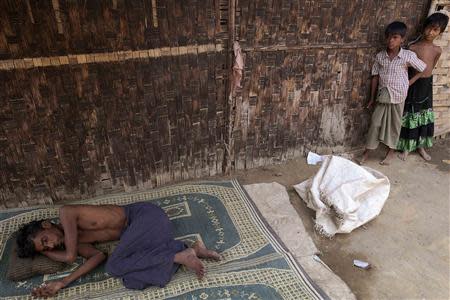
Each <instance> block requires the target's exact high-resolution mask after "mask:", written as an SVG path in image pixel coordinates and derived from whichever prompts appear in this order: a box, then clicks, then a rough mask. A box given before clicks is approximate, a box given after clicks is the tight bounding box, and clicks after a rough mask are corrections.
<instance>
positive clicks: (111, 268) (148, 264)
mask: <svg viewBox="0 0 450 300" xmlns="http://www.w3.org/2000/svg"><path fill="white" fill-rule="evenodd" d="M124 209H125V214H126V217H127V225H126V227H125V229H124V230H123V231H122V234H121V236H120V242H119V244H118V245H117V247H116V249H114V251H113V253H112V254H111V256H110V257H109V258H108V261H107V262H106V271H107V272H108V273H109V274H110V275H111V276H113V277H118V278H121V279H122V281H123V284H124V286H125V287H127V288H129V289H144V288H146V287H148V286H160V287H164V286H165V285H166V284H167V283H168V282H169V281H170V279H171V278H172V276H173V274H174V273H175V272H176V271H177V270H178V268H179V266H180V265H179V264H177V263H174V261H173V260H174V257H175V254H176V253H178V252H181V251H183V250H184V249H186V245H185V244H184V243H183V242H181V241H176V240H174V239H173V235H172V224H171V223H170V220H169V218H168V217H167V215H166V214H165V212H164V211H163V210H162V209H161V208H160V207H158V206H156V205H153V204H151V203H144V202H138V203H133V204H129V205H126V206H124Z"/></svg>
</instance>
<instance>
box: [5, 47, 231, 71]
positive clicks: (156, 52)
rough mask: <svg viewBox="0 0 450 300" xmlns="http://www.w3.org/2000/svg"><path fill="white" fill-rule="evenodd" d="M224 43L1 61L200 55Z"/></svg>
mask: <svg viewBox="0 0 450 300" xmlns="http://www.w3.org/2000/svg"><path fill="white" fill-rule="evenodd" d="M223 50H224V48H223V45H220V44H206V45H189V46H181V47H164V48H156V49H148V50H137V51H117V52H108V53H87V54H77V55H70V54H69V55H66V56H50V57H35V58H30V57H27V58H21V59H6V60H1V61H0V70H14V69H32V68H37V67H49V66H53V67H58V66H63V65H79V64H91V63H108V62H120V61H126V60H131V59H147V58H159V57H168V56H179V55H199V54H202V53H213V52H220V51H223Z"/></svg>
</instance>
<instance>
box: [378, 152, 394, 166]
mask: <svg viewBox="0 0 450 300" xmlns="http://www.w3.org/2000/svg"><path fill="white" fill-rule="evenodd" d="M393 156H394V149H389V150H388V152H387V153H386V156H385V158H384V159H383V160H382V161H380V165H383V166H389V164H390V163H391V160H392V157H393Z"/></svg>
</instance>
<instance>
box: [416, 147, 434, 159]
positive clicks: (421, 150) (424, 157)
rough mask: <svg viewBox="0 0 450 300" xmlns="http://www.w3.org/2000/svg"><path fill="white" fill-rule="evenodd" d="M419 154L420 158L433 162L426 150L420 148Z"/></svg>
mask: <svg viewBox="0 0 450 300" xmlns="http://www.w3.org/2000/svg"><path fill="white" fill-rule="evenodd" d="M417 152H419V154H420V156H422V158H423V159H424V160H426V161H430V160H431V156H430V155H429V154H428V153H427V152H425V149H423V148H418V149H417Z"/></svg>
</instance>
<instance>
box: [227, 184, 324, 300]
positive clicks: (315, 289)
mask: <svg viewBox="0 0 450 300" xmlns="http://www.w3.org/2000/svg"><path fill="white" fill-rule="evenodd" d="M231 182H232V184H233V186H234V187H235V189H236V190H237V191H238V193H239V194H240V195H241V199H242V201H243V202H245V203H246V204H247V207H248V208H249V213H250V216H251V217H252V218H253V220H254V221H255V222H256V223H258V224H259V225H260V226H259V227H260V228H261V230H262V231H263V233H264V234H265V235H266V237H267V238H268V239H269V240H270V241H271V242H272V245H273V247H274V248H276V249H277V250H278V251H280V252H281V253H283V254H284V256H285V258H286V261H287V262H288V263H289V265H290V266H291V267H292V269H293V270H295V273H296V274H297V276H298V277H299V278H300V279H301V280H302V281H303V282H304V283H305V285H306V286H307V287H308V288H309V290H310V292H311V293H312V294H313V295H315V296H316V297H317V298H318V299H324V300H329V299H330V298H329V297H328V296H327V295H326V294H325V293H324V292H323V291H322V289H321V288H320V287H319V286H318V285H317V284H316V283H314V281H313V280H312V279H311V278H310V277H309V276H308V274H307V273H306V272H305V270H304V269H303V268H302V266H301V265H300V263H299V262H298V261H297V260H296V259H295V258H294V257H293V256H292V254H291V253H290V252H289V251H288V250H287V247H286V246H285V245H284V243H283V241H282V240H281V239H280V238H279V237H278V236H277V234H276V233H275V232H274V231H273V230H272V228H271V227H270V225H269V224H268V223H267V222H266V220H265V219H264V217H263V216H262V214H261V212H260V211H259V210H258V208H257V207H256V204H255V203H253V201H252V200H251V198H250V196H249V195H248V193H247V192H246V191H245V189H244V188H243V187H242V185H241V184H240V183H239V182H238V180H237V179H233V180H231Z"/></svg>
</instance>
